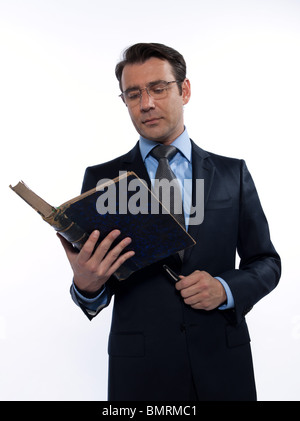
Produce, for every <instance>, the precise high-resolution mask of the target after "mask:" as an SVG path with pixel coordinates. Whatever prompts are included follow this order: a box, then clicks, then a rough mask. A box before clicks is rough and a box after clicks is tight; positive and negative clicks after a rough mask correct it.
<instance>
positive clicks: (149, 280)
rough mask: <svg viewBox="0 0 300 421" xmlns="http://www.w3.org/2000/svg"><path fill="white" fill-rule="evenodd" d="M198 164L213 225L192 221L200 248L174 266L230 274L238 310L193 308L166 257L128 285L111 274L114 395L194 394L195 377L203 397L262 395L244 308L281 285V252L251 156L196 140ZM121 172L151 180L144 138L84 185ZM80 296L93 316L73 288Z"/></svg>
mask: <svg viewBox="0 0 300 421" xmlns="http://www.w3.org/2000/svg"><path fill="white" fill-rule="evenodd" d="M192 165H193V180H195V179H197V178H198V179H204V189H205V213H204V221H203V223H202V224H201V225H198V226H190V227H189V232H190V234H191V235H192V237H193V238H194V239H195V240H196V242H197V244H196V245H195V246H194V247H193V248H191V249H189V250H188V251H186V253H185V256H184V260H183V263H181V261H180V259H179V258H177V257H176V256H172V257H170V258H168V259H167V263H168V264H169V265H170V266H171V267H172V268H173V269H174V270H176V271H177V272H179V273H181V274H183V275H188V274H190V273H191V272H193V271H195V270H197V269H198V270H204V271H207V272H208V273H210V274H211V275H212V276H220V277H222V278H223V279H224V280H225V281H226V282H227V283H228V285H229V287H230V289H231V291H232V294H233V297H234V301H235V308H234V309H232V310H225V311H221V310H218V309H216V310H213V311H204V310H194V309H192V308H191V307H189V306H187V305H185V304H184V302H183V300H182V298H181V296H180V294H179V293H178V292H177V291H176V289H175V288H174V284H173V282H172V281H171V280H170V279H168V277H167V276H166V275H165V273H164V271H163V269H162V263H164V262H165V261H164V262H160V263H157V264H153V265H151V266H150V267H147V268H145V269H143V270H140V271H138V272H136V273H135V274H133V275H132V276H131V277H130V278H128V279H127V280H126V281H123V282H118V281H116V280H115V279H114V278H113V277H112V278H111V279H110V280H109V281H108V282H107V284H106V286H107V289H108V292H109V301H110V298H111V297H112V296H113V295H114V309H113V316H112V324H111V332H110V337H109V344H108V352H109V394H108V398H109V399H110V400H146V401H149V400H188V399H189V390H190V384H191V378H193V381H194V383H195V386H196V390H197V394H198V397H199V399H200V400H255V399H256V391H255V381H254V375H253V366H252V357H251V350H250V337H249V333H248V329H247V325H246V321H245V314H246V313H247V312H248V311H249V310H250V309H251V308H252V307H253V305H254V304H255V303H257V302H258V301H259V300H260V299H261V298H262V297H264V296H265V295H266V294H268V293H269V292H270V291H271V290H272V289H273V288H274V287H275V286H276V285H277V283H278V281H279V278H280V258H279V256H278V254H277V253H276V251H275V249H274V247H273V245H272V243H271V240H270V235H269V229H268V223H267V220H266V218H265V215H264V213H263V210H262V208H261V205H260V201H259V198H258V195H257V192H256V189H255V186H254V183H253V181H252V178H251V176H250V174H249V172H248V170H247V167H246V165H245V162H244V161H242V160H237V159H232V158H226V157H222V156H218V155H215V154H211V153H208V152H205V151H204V150H202V149H201V148H199V147H198V146H197V145H196V144H195V143H194V142H192ZM122 170H123V171H124V170H132V171H135V172H136V174H138V175H139V177H140V178H142V179H144V180H146V181H147V182H148V183H149V185H150V180H149V177H148V174H147V171H146V168H145V166H144V163H143V161H142V158H141V155H140V152H139V146H138V144H136V146H135V147H134V148H133V149H132V150H131V151H130V152H129V153H127V154H126V155H123V156H121V157H119V158H116V159H114V160H113V161H110V162H108V163H105V164H102V165H97V166H94V167H89V168H87V170H86V173H85V177H84V182H83V189H82V190H83V191H86V190H88V189H91V188H93V187H95V185H96V184H97V182H98V181H99V180H100V179H102V178H114V177H116V176H118V175H119V171H122ZM193 200H195V191H193ZM236 251H238V253H239V256H240V259H241V260H240V266H239V269H236V268H235V259H236ZM72 296H73V299H74V301H75V302H76V303H77V304H79V305H80V306H81V307H82V309H83V311H84V312H85V313H86V314H87V315H88V313H87V312H86V311H85V308H84V306H83V304H82V303H81V302H80V301H78V299H77V297H76V295H75V294H74V291H73V290H72ZM88 317H89V318H92V317H91V316H89V315H88Z"/></svg>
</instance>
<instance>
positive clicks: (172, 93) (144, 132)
mask: <svg viewBox="0 0 300 421" xmlns="http://www.w3.org/2000/svg"><path fill="white" fill-rule="evenodd" d="M174 79H175V77H174V74H173V72H172V67H171V65H170V63H169V62H168V61H165V60H160V59H158V58H155V57H152V58H150V59H149V60H147V61H146V62H145V63H142V64H140V63H138V64H127V65H126V66H125V67H124V69H123V74H122V89H123V91H126V90H128V89H129V88H133V87H134V88H140V89H143V88H145V87H146V86H148V85H149V83H152V82H155V81H162V80H163V81H166V82H170V81H173V80H174ZM190 95H191V89H190V83H189V80H188V79H185V81H184V82H183V83H182V95H180V94H179V89H178V86H177V84H176V83H172V84H169V86H168V90H167V96H166V97H164V98H163V99H153V98H152V97H150V96H149V95H148V93H147V91H146V90H143V91H142V96H141V99H140V100H139V101H138V103H136V104H135V105H132V104H130V103H128V104H127V107H128V111H129V114H130V117H131V120H132V123H133V125H134V127H135V128H136V130H137V132H138V133H139V134H140V135H141V136H143V137H145V138H146V139H150V140H154V141H157V142H160V143H163V144H165V145H169V144H170V143H172V142H173V141H174V140H175V139H176V138H177V137H178V136H180V135H181V133H182V132H183V131H184V122H183V106H184V105H185V104H187V103H188V101H189V99H190Z"/></svg>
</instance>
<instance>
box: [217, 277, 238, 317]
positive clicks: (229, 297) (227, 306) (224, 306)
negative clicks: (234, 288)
mask: <svg viewBox="0 0 300 421" xmlns="http://www.w3.org/2000/svg"><path fill="white" fill-rule="evenodd" d="M215 279H217V280H218V281H219V282H221V284H222V285H223V287H224V289H225V292H226V296H227V302H226V303H225V304H222V305H221V306H220V307H219V310H228V309H230V308H233V307H234V299H233V295H232V292H231V290H230V288H229V286H228V284H227V282H226V281H224V279H223V278H220V277H219V276H215Z"/></svg>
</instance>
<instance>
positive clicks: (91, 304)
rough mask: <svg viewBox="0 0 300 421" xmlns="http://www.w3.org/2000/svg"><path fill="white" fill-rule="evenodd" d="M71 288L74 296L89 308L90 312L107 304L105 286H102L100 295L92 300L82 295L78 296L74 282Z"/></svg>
mask: <svg viewBox="0 0 300 421" xmlns="http://www.w3.org/2000/svg"><path fill="white" fill-rule="evenodd" d="M73 288H74V291H75V294H76V295H77V297H78V298H79V299H80V301H81V303H83V304H84V305H85V306H86V307H87V308H90V309H91V310H96V309H97V308H99V307H100V306H103V305H105V304H106V303H107V292H106V287H105V285H104V286H103V288H102V290H101V291H100V293H99V294H98V295H97V296H96V297H93V298H87V297H85V296H84V295H82V294H80V292H79V291H78V289H77V288H76V285H75V284H74V282H73Z"/></svg>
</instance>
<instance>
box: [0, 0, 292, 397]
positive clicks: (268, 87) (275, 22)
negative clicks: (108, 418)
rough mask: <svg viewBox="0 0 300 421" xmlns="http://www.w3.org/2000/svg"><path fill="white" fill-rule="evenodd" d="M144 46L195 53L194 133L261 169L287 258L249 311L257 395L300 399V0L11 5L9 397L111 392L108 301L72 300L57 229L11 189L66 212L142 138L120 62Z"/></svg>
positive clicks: (6, 293)
mask: <svg viewBox="0 0 300 421" xmlns="http://www.w3.org/2000/svg"><path fill="white" fill-rule="evenodd" d="M136 42H161V43H165V44H168V45H170V46H172V47H174V48H175V49H178V50H179V51H180V52H181V53H182V54H183V55H184V57H185V58H186V61H187V65H188V77H189V78H190V80H191V84H192V99H191V101H190V103H189V104H188V105H187V106H186V109H185V122H186V126H187V128H188V131H189V134H190V136H191V137H192V138H193V139H194V140H195V141H196V143H198V144H199V145H200V146H201V147H202V148H204V149H207V150H209V151H212V152H215V153H219V154H223V155H227V156H233V157H237V158H244V159H245V160H246V162H247V165H248V167H249V169H250V171H251V173H252V175H253V178H254V180H255V182H256V186H257V189H258V192H259V194H260V197H261V201H262V205H263V207H264V210H265V212H266V214H267V217H268V220H269V224H270V229H271V234H272V239H273V242H274V244H275V246H276V248H277V249H278V251H279V253H280V254H281V256H282V261H283V275H282V279H281V282H280V284H279V286H278V288H277V289H276V290H275V291H274V292H273V293H271V294H270V295H269V296H268V297H266V298H265V299H263V300H262V301H261V302H259V303H258V304H257V305H256V306H255V308H254V310H253V311H252V312H251V313H250V314H249V316H248V317H247V320H248V324H249V328H250V333H251V337H252V349H253V356H254V365H255V370H256V380H257V389H258V398H259V400H299V398H300V380H299V379H300V362H299V356H300V352H299V351H300V304H299V302H300V299H299V297H300V286H299V268H298V261H299V258H300V254H299V251H300V250H299V236H300V232H299V187H298V184H299V175H298V166H299V165H298V162H299V152H298V151H299V150H298V149H297V144H298V142H299V140H300V139H299V138H300V129H299V115H300V105H299V104H300V101H299V98H300V77H299V75H300V1H298V0H294V1H293V0H239V1H238V0H235V1H234V0H206V1H205V0H185V1H184V2H182V1H179V0H172V1H170V0H165V1H161V0H160V1H158V0H152V1H151V3H147V2H146V3H144V2H140V0H128V1H124V0H114V1H110V2H104V1H102V0H51V1H50V0H0V61H1V64H0V84H1V85H0V139H1V166H0V171H1V254H0V258H1V266H0V269H1V287H0V399H1V400H105V399H106V387H107V335H108V330H109V325H110V314H111V313H110V312H111V310H110V309H106V310H105V311H104V312H103V313H102V314H101V315H100V316H98V317H97V318H96V319H94V320H93V321H92V322H89V321H88V319H87V318H86V317H85V316H84V315H83V313H81V311H80V309H78V308H77V307H76V306H75V305H74V304H73V302H72V301H71V298H70V296H69V286H70V283H71V277H72V274H71V270H70V268H69V264H68V262H67V260H66V258H65V255H64V251H63V249H62V247H61V245H60V243H59V241H58V239H57V238H56V236H55V233H54V231H53V230H52V229H51V228H50V227H49V226H48V225H47V224H45V223H44V222H42V221H41V220H40V218H39V216H38V215H37V214H36V213H35V212H34V211H33V210H31V209H30V208H29V206H27V205H26V204H25V203H23V201H21V199H19V198H18V197H17V196H16V195H15V194H14V193H13V192H12V191H11V190H10V189H9V188H8V185H9V184H16V183H17V182H18V181H19V180H20V179H22V180H24V181H25V182H26V183H27V184H28V185H29V186H30V187H31V188H32V189H33V190H34V191H36V192H37V193H38V194H40V195H41V196H42V197H44V198H45V199H46V200H47V201H48V202H50V203H51V204H53V205H59V204H61V203H62V202H64V201H66V200H68V199H70V198H71V197H73V196H75V195H77V194H78V193H79V191H80V188H81V182H82V177H83V173H84V170H85V167H87V166H88V165H93V164H96V163H100V162H104V161H106V160H109V159H111V158H113V157H115V156H117V155H119V154H121V153H125V152H127V151H128V150H129V149H130V148H131V147H132V146H133V145H134V143H135V142H136V140H137V139H138V135H137V133H136V132H135V130H134V128H133V127H132V125H131V122H130V119H129V117H128V115H127V110H126V108H125V107H124V105H123V104H122V102H121V100H120V99H119V98H118V94H119V91H118V84H117V81H116V79H115V76H114V67H115V65H116V63H117V61H118V60H119V58H120V54H121V51H123V49H125V48H126V47H127V46H129V45H131V44H133V43H136Z"/></svg>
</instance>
